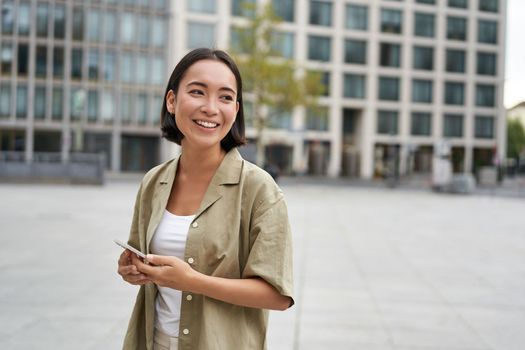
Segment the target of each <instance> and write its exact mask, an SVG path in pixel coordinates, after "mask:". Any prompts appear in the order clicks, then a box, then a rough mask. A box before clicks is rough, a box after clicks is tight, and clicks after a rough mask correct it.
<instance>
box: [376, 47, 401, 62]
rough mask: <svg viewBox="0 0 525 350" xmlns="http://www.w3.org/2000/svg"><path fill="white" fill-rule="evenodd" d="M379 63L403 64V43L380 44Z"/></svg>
mask: <svg viewBox="0 0 525 350" xmlns="http://www.w3.org/2000/svg"><path fill="white" fill-rule="evenodd" d="M379 65H381V66H383V67H400V66H401V45H399V44H391V43H381V44H380V54H379Z"/></svg>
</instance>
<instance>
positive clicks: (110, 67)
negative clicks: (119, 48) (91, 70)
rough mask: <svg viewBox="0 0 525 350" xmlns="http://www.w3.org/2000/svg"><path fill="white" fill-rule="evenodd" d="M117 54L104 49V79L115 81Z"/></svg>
mask: <svg viewBox="0 0 525 350" xmlns="http://www.w3.org/2000/svg"><path fill="white" fill-rule="evenodd" d="M116 66H117V56H116V54H115V51H106V54H105V55H104V80H106V81H115V79H116Z"/></svg>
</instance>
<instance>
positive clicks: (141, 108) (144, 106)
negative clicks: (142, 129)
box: [137, 94, 148, 124]
mask: <svg viewBox="0 0 525 350" xmlns="http://www.w3.org/2000/svg"><path fill="white" fill-rule="evenodd" d="M137 114H138V116H137V117H138V123H139V124H146V123H147V122H148V96H147V95H146V94H139V95H138V98H137Z"/></svg>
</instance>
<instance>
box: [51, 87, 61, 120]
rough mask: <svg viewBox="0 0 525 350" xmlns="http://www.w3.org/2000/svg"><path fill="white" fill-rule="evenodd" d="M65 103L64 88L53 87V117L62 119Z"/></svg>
mask: <svg viewBox="0 0 525 350" xmlns="http://www.w3.org/2000/svg"><path fill="white" fill-rule="evenodd" d="M63 103H64V92H63V90H62V88H60V87H56V88H53V105H52V106H51V118H53V119H54V120H61V119H62V111H63Z"/></svg>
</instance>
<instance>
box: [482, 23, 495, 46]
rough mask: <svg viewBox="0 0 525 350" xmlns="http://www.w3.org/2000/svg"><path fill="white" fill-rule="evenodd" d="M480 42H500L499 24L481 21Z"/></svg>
mask: <svg viewBox="0 0 525 350" xmlns="http://www.w3.org/2000/svg"><path fill="white" fill-rule="evenodd" d="M478 42H480V43H487V44H496V43H497V42H498V22H496V21H485V20H479V21H478Z"/></svg>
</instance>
